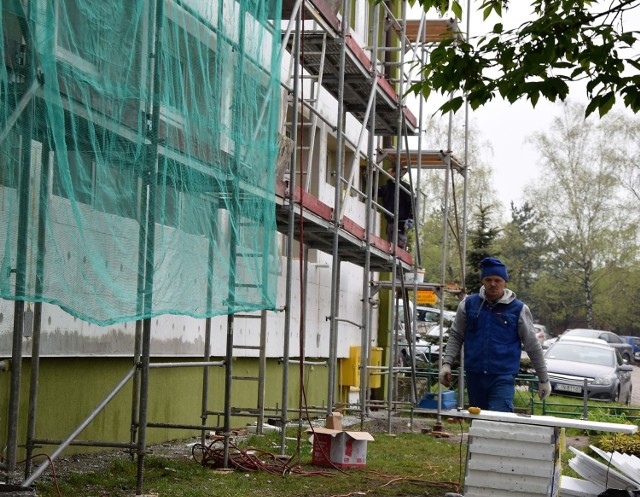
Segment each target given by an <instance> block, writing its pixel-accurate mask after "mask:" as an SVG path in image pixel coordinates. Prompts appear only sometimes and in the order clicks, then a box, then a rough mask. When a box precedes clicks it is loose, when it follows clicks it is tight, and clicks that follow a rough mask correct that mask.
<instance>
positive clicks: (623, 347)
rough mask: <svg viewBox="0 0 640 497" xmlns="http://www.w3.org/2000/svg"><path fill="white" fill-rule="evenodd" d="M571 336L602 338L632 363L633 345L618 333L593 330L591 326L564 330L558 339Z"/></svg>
mask: <svg viewBox="0 0 640 497" xmlns="http://www.w3.org/2000/svg"><path fill="white" fill-rule="evenodd" d="M573 337H585V338H599V339H600V340H604V341H605V342H607V344H608V345H609V346H611V347H613V348H614V349H616V350H617V351H618V352H619V353H620V355H621V356H622V358H623V359H624V360H625V361H627V362H628V363H629V364H633V361H634V353H633V345H631V344H630V343H629V342H627V341H626V340H624V339H623V338H621V337H620V336H619V335H616V334H615V333H613V332H612V331H606V330H593V329H591V328H574V329H571V330H567V331H565V332H564V333H563V334H562V335H560V338H559V339H560V340H564V339H566V338H573Z"/></svg>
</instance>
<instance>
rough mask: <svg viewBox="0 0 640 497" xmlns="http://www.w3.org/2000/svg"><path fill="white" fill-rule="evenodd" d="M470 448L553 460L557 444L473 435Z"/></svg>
mask: <svg viewBox="0 0 640 497" xmlns="http://www.w3.org/2000/svg"><path fill="white" fill-rule="evenodd" d="M469 450H470V451H471V452H472V453H479V454H491V455H493V454H501V455H503V456H506V457H518V458H525V459H536V460H539V461H553V460H554V459H555V445H551V444H548V445H545V444H527V443H523V442H522V441H520V440H495V439H486V438H477V437H473V438H471V439H470V440H469Z"/></svg>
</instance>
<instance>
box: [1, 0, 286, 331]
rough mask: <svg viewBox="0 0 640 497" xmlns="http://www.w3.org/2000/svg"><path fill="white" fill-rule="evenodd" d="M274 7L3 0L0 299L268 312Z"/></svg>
mask: <svg viewBox="0 0 640 497" xmlns="http://www.w3.org/2000/svg"><path fill="white" fill-rule="evenodd" d="M280 11H281V8H280V2H279V0H269V1H264V0H220V1H219V2H218V1H216V0H126V1H121V0H28V1H27V0H3V1H2V10H1V16H2V19H1V20H2V27H1V33H2V42H3V43H2V45H1V46H0V58H1V59H2V61H3V62H4V63H3V64H1V65H0V223H1V225H2V226H4V227H6V229H2V230H0V297H2V298H4V299H13V300H24V301H28V302H37V301H41V302H49V303H53V304H56V305H58V306H60V307H61V308H63V309H64V310H66V311H67V312H69V313H70V314H72V315H74V316H77V317H79V318H81V319H84V320H87V321H89V322H92V323H96V324H99V325H105V324H112V323H117V322H122V321H130V320H135V319H140V318H149V317H152V316H157V315H161V314H181V315H189V316H194V317H208V316H215V315H221V314H230V313H235V312H238V311H251V310H259V309H273V308H275V298H276V279H277V271H278V261H277V241H276V226H275V203H274V202H275V197H274V182H275V170H276V161H277V158H278V140H277V135H278V133H277V129H278V116H279V113H280V110H279V106H280V101H279V100H280V99H279V93H280V83H279V81H280V79H279V77H280V60H279V57H280V34H279V29H280V21H279V19H277V17H278V16H279V15H280Z"/></svg>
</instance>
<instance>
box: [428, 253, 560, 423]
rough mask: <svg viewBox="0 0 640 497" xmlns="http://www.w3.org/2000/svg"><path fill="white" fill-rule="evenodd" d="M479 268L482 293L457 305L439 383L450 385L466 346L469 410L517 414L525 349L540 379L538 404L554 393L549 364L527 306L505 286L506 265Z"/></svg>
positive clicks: (493, 262)
mask: <svg viewBox="0 0 640 497" xmlns="http://www.w3.org/2000/svg"><path fill="white" fill-rule="evenodd" d="M480 266H481V280H482V287H481V288H480V293H477V294H471V295H468V296H467V297H466V298H465V299H464V300H462V302H460V304H459V305H458V310H457V312H456V317H455V319H454V322H453V325H452V326H451V329H450V330H449V340H448V341H447V346H446V349H445V354H444V358H443V359H442V363H443V364H442V368H441V369H440V374H439V379H440V383H442V384H443V385H445V386H446V387H449V386H451V382H452V376H451V365H452V364H453V363H454V361H455V359H456V358H457V357H458V354H459V353H460V350H461V348H462V347H463V344H464V370H465V372H466V384H467V394H468V397H469V406H473V407H479V408H481V409H488V410H490V411H502V412H513V398H514V395H515V383H516V382H515V379H516V375H517V374H518V372H519V371H520V357H521V351H522V347H524V350H525V351H526V353H527V355H528V356H529V358H530V359H531V364H532V366H533V368H534V369H535V371H536V375H537V376H538V380H539V384H538V396H539V397H540V400H543V399H545V398H547V397H548V396H549V394H550V393H551V385H550V383H549V377H548V375H547V365H546V362H545V360H544V356H543V353H542V347H541V346H540V342H539V341H538V339H537V338H536V333H535V329H534V327H533V318H532V316H531V311H530V310H529V307H528V306H527V305H526V304H524V303H523V302H522V301H520V300H518V299H517V298H516V295H515V293H514V292H512V291H511V290H509V289H508V288H506V285H507V282H508V281H509V275H508V274H507V268H506V266H505V265H504V264H503V263H502V261H500V259H496V258H494V257H487V258H485V259H483V260H482V261H481V262H480Z"/></svg>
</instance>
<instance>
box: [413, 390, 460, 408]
mask: <svg viewBox="0 0 640 497" xmlns="http://www.w3.org/2000/svg"><path fill="white" fill-rule="evenodd" d="M418 407H421V408H423V409H437V408H438V394H437V393H436V392H434V393H431V392H427V393H426V394H425V395H424V397H422V398H421V399H420V402H419V403H418ZM455 407H456V392H455V390H443V391H442V409H455Z"/></svg>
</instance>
